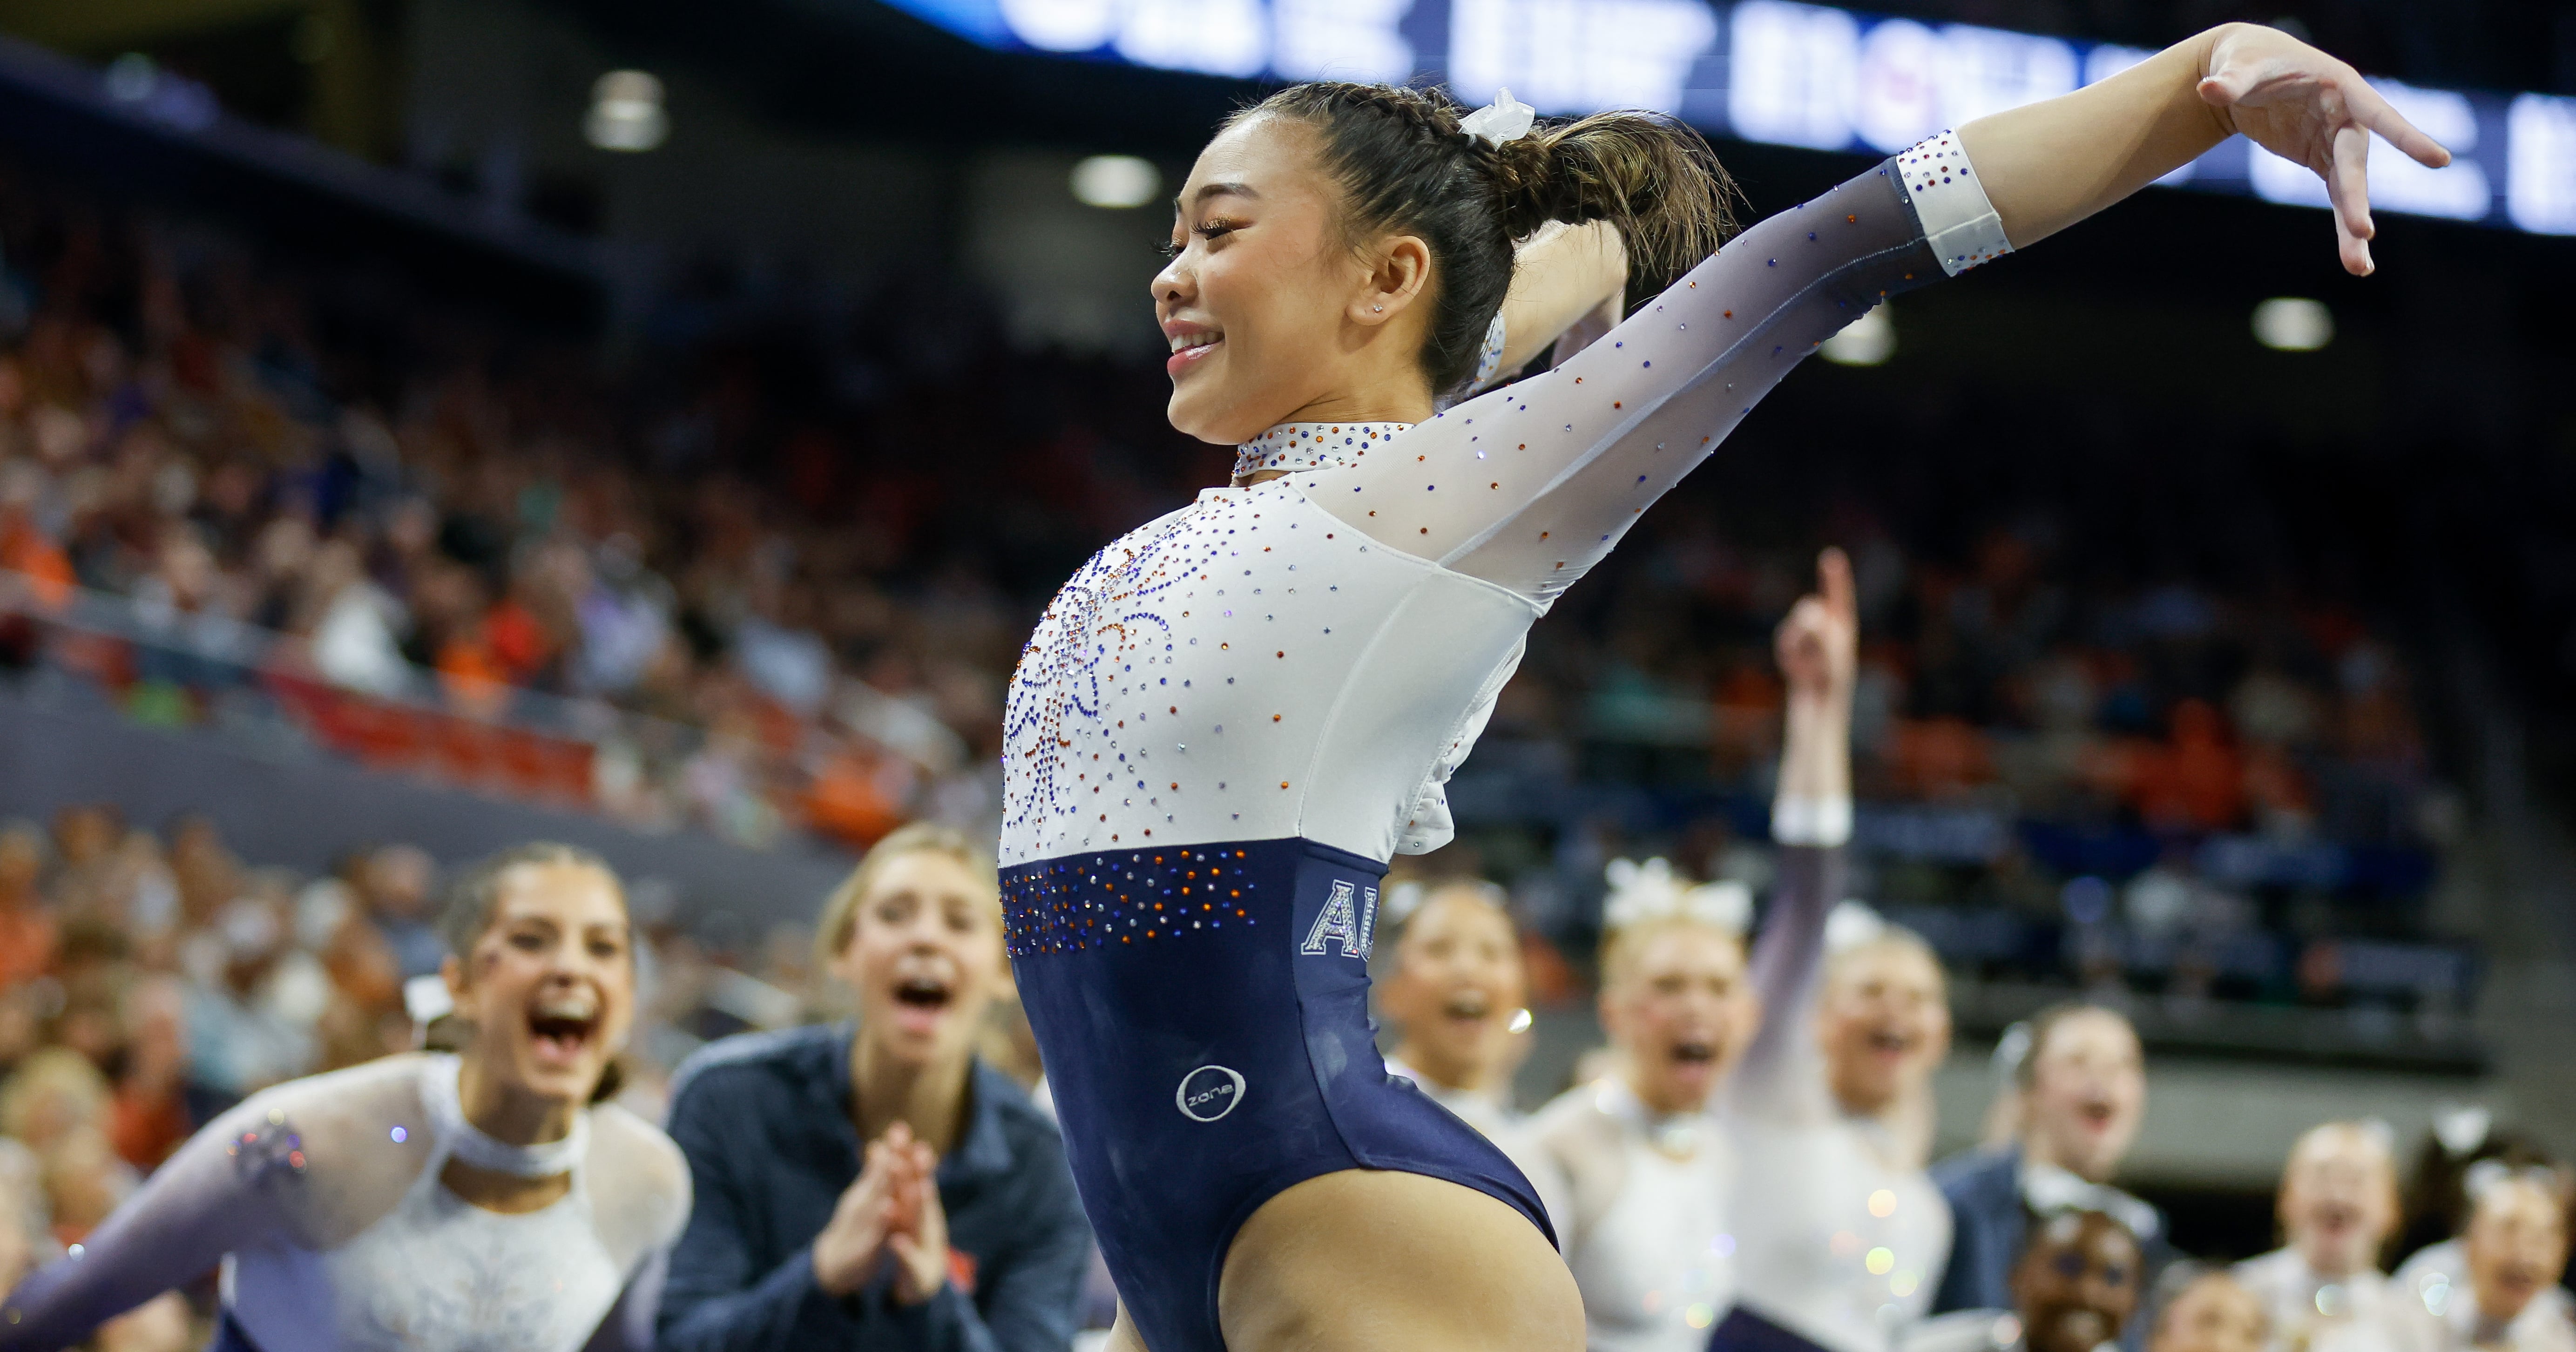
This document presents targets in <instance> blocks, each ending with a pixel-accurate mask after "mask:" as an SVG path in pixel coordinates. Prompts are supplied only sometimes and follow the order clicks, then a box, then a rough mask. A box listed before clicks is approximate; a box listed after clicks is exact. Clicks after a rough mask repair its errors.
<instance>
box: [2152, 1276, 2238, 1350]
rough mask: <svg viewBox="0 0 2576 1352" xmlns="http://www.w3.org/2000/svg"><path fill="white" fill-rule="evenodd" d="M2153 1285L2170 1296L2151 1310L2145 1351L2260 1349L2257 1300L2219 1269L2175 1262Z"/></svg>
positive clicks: (2234, 1279)
mask: <svg viewBox="0 0 2576 1352" xmlns="http://www.w3.org/2000/svg"><path fill="white" fill-rule="evenodd" d="M2158 1287H2159V1289H2166V1290H2170V1291H2171V1293H2172V1294H2171V1295H2169V1296H2167V1297H2165V1299H2164V1300H2163V1301H2162V1302H2161V1307H2160V1308H2159V1309H2158V1310H2157V1311H2156V1312H2155V1320H2154V1326H2153V1327H2152V1328H2151V1329H2150V1330H2149V1331H2148V1335H2147V1342H2146V1347H2147V1352H2263V1346H2264V1344H2265V1342H2266V1341H2267V1340H2268V1338H2269V1326H2268V1322H2267V1320H2266V1319H2265V1317H2264V1314H2263V1303H2262V1302H2261V1301H2259V1300H2256V1299H2255V1298H2254V1293H2253V1292H2250V1291H2248V1290H2246V1289H2245V1288H2244V1287H2243V1286H2241V1285H2239V1284H2238V1283H2237V1281H2236V1278H2235V1277H2233V1276H2232V1275H2230V1274H2229V1273H2228V1272H2227V1271H2226V1270H2225V1269H2223V1268H2207V1267H2202V1266H2200V1265H2199V1264H2183V1263H2177V1264H2174V1265H2173V1266H2172V1267H2169V1268H2167V1269H2166V1270H2165V1279H2164V1280H2162V1281H2160V1282H2159V1283H2158Z"/></svg>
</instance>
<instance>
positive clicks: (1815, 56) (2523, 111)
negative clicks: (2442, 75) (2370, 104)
mask: <svg viewBox="0 0 2576 1352" xmlns="http://www.w3.org/2000/svg"><path fill="white" fill-rule="evenodd" d="M886 3H889V4H892V5H894V6H895V7H896V8H898V9H902V10H905V11H907V12H909V13H912V14H915V15H918V16H920V17H921V18H923V19H926V20H928V21H930V22H931V23H934V24H937V25H939V26H940V27H942V28H945V29H947V30H949V31H951V32H954V33H957V34H959V35H961V36H963V37H966V38H969V39H972V40H973V41H975V42H978V43H981V44H984V45H986V46H990V47H995V48H999V49H1003V50H1018V51H1030V52H1041V53H1050V54H1055V55H1062V56H1074V57H1082V58H1088V59H1093V60H1103V61H1114V62H1124V63H1127V64H1132V65H1139V66H1150V67H1155V68H1158V69H1164V70H1180V71H1193V72H1198V73H1202V74H1208V75H1221V76H1233V77H1237V78H1255V77H1260V78H1270V79H1280V80H1309V79H1325V78H1330V79H1347V80H1385V81H1394V82H1403V81H1426V82H1439V83H1445V84H1447V85H1448V86H1449V87H1450V89H1451V90H1452V91H1453V92H1455V93H1456V94H1457V95H1458V97H1460V98H1461V99H1465V100H1468V101H1471V102H1481V101H1484V100H1487V99H1490V98H1491V97H1492V96H1493V94H1494V92H1495V91H1496V90H1497V89H1501V88H1506V87H1508V88H1509V89H1510V90H1511V91H1512V92H1513V94H1514V95H1516V96H1517V97H1519V98H1521V99H1522V100H1524V101H1526V102H1528V103H1531V104H1534V105H1536V106H1537V107H1538V109H1539V111H1541V112H1543V113H1587V112H1597V111H1599V110H1602V109H1605V108H1650V109H1654V110H1656V111H1659V112H1667V113H1672V114H1675V115H1677V116H1680V117H1682V118H1685V119H1687V120H1689V121H1690V122H1691V123H1692V124H1694V125H1696V126H1698V127H1700V128H1702V129H1703V130H1705V131H1708V132H1710V133H1712V134H1714V135H1720V136H1733V137H1737V138H1740V139H1743V140H1747V141H1760V142H1765V143H1768V144H1772V145H1791V146H1807V147H1812V148H1815V149H1819V150H1843V151H1856V152H1877V153H1882V154H1884V153H1893V152H1895V151H1897V150H1900V149H1903V148H1904V147H1906V146H1908V145H1911V144H1913V143H1914V142H1915V141H1916V140H1919V139H1921V138H1922V137H1923V136H1926V135H1928V134H1930V133H1932V132H1935V131H1939V130H1941V129H1942V128H1945V127H1955V126H1957V125H1959V124H1960V123H1962V122H1965V121H1967V120H1969V119H1971V118H1974V117H1978V116H1982V115H1983V114H1986V113H1991V112H1995V111H1998V110H2000V109H2004V108H2010V107H2014V106H2016V105H2019V104H2023V103H2029V102H2032V101H2034V100H2038V99H2044V98H2048V97H2051V96H2053V95H2057V94H2063V93H2065V92H2067V91H2069V90H2072V89H2076V88H2080V87H2081V86H2083V85H2086V84H2090V83H2092V82H2093V81H2096V80H2100V79H2104V78H2106V77H2108V76H2110V75H2113V74H2116V73H2118V72H2119V71H2121V70H2124V69H2126V68H2127V67H2129V66H2130V65H2133V64H2135V63H2136V62H2138V61H2141V60H2143V59H2145V58H2146V57H2147V55H2149V54H2148V53H2147V52H2144V51H2141V50H2138V49H2136V48H2130V47H2121V46H2116V45H2112V44H2107V43H2082V42H2071V41H2068V40H2066V39H2063V38H2052V37H2041V36H2037V35H2034V34H2029V33H2015V32H2009V31H2006V30H2003V29H1998V28H1983V27H1978V26H1976V25H1972V24H1927V23H1922V22H1918V21H1916V20H1913V19H1895V18H1885V17H1881V16H1877V15H1870V14H1863V13H1859V12H1856V11H1853V10H1846V9H1836V8H1832V7H1829V6H1824V5H1808V4H1795V3H1790V2H1789V0H1739V3H1735V4H1732V5H1727V4H1713V3H1709V2H1708V0H886ZM2374 83H2375V84H2376V85H2377V87H2378V88H2379V89H2380V90H2381V91H2383V92H2384V93H2386V94H2387V95H2388V97H2389V100H2390V101H2391V102H2393V103H2395V104H2396V105H2397V107H2398V109H2399V110H2400V111H2401V112H2403V113H2405V115H2406V116H2407V117H2408V118H2409V119H2410V120H2412V121H2413V122H2414V123H2415V124H2416V125H2417V126H2419V127H2422V128H2423V129H2424V130H2425V131H2426V132H2428V133H2430V134H2431V135H2432V136H2433V137H2434V138H2436V139H2437V140H2440V141H2441V142H2442V143H2443V144H2444V145H2446V146H2449V147H2450V148H2451V151H2452V154H2453V156H2454V158H2453V160H2452V163H2451V165H2450V167H2448V168H2445V169H2426V168H2424V167H2423V166H2421V165H2419V164H2416V163H2415V162H2413V161H2411V160H2409V159H2407V158H2406V157H2405V156H2403V155H2400V154H2398V153H2396V151H2394V150H2392V149H2390V148H2389V147H2388V146H2387V145H2386V144H2384V143H2377V142H2374V144H2373V146H2372V151H2371V157H2370V187H2371V199H2372V204H2373V206H2374V207H2376V208H2377V209H2379V210H2383V211H2395V212H2402V213H2406V214H2410V215H2419V216H2439V217H2445V218H2449V219H2452V220H2462V221H2476V222H2480V223H2484V224H2488V225H2494V226H2501V227H2505V228H2510V229H2518V230H2524V231H2529V232H2533V233H2537V234H2551V235H2576V98H2556V97H2551V96H2548V95H2543V94H2519V95H2498V94H2480V93H2461V92H2458V91H2454V90H2447V89H2428V88H2422V87H2418V86H2412V85H2405V84H2400V83H2397V82H2395V81H2387V80H2380V81H2375V82H2374ZM2164 182H2165V183H2166V184H2168V185H2172V186H2181V187H2187V188H2198V189H2205V190H2215V191H2220V192H2232V193H2250V194H2252V195H2254V196H2257V197H2261V198H2264V199H2266V200H2269V201H2274V202H2281V203H2286V204H2291V205H2299V206H2313V207H2320V208H2321V207H2323V206H2324V205H2325V191H2324V188H2323V187H2322V186H2321V185H2320V184H2319V183H2318V182H2317V179H2316V176H2315V175H2313V174H2310V173H2309V172H2307V171H2306V170H2305V169H2303V168H2301V167H2299V166H2298V165H2295V164H2291V163H2289V162H2288V161H2286V160H2282V159H2280V158H2278V157H2276V156H2274V155H2272V154H2270V153H2269V152H2266V151H2263V150H2260V149H2258V148H2255V147H2253V146H2252V145H2250V144H2249V143H2247V142H2246V141H2244V140H2242V139H2235V140H2230V141H2228V142H2227V143H2226V144H2223V145H2221V146H2219V147H2218V148H2217V149H2215V150H2212V151H2211V152H2209V153H2208V154H2207V155H2204V156H2202V157H2201V158H2200V159H2199V160H2198V161H2197V162H2195V163H2193V164H2190V165H2186V166H2184V167H2183V168H2182V169H2179V170H2177V171H2175V172H2174V173H2173V174H2171V175H2168V176H2167V177H2166V178H2165V180H2164Z"/></svg>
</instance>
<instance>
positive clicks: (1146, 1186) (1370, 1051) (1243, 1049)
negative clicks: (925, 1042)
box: [1002, 839, 1556, 1352]
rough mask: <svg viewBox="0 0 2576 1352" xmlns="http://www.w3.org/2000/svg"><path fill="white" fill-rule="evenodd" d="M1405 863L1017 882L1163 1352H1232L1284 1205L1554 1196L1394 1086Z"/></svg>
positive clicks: (1114, 1213) (1116, 1265)
mask: <svg viewBox="0 0 2576 1352" xmlns="http://www.w3.org/2000/svg"><path fill="white" fill-rule="evenodd" d="M1385 874H1386V866H1385V865H1383V864H1380V863H1377V862H1375V861H1373V860H1369V859H1364V858H1362V857H1360V856H1358V855H1355V854H1351V853H1349V852H1347V851H1343V850H1337V849H1333V848H1332V847H1330V846H1326V845H1319V844H1316V843H1314V842H1313V841H1309V840H1299V839H1289V840H1258V841H1240V842H1233V843H1228V844H1223V845H1189V846H1180V847H1174V848H1168V849H1146V850H1113V851H1107V852H1103V853H1099V854H1086V855H1074V856H1069V857H1066V858H1061V859H1051V860H1047V861H1045V862H1043V863H1036V864H1023V865H1019V866H1016V867H1012V868H1008V869H1004V870H1003V871H1002V895H1003V903H1004V910H1005V913H1006V917H1007V924H1006V933H1007V935H1008V939H1009V944H1010V950H1011V967H1012V970H1013V971H1014V972H1015V973H1016V974H1017V976H1018V979H1019V986H1020V999H1021V1001H1022V1003H1023V1004H1024V1005H1025V1006H1026V1007H1027V1009H1028V1014H1029V1023H1030V1025H1031V1027H1033V1028H1034V1029H1035V1030H1036V1032H1037V1038H1038V1047H1039V1049H1040V1050H1041V1051H1042V1052H1043V1053H1044V1055H1045V1057H1046V1070H1047V1084H1048V1086H1049V1088H1050V1089H1051V1090H1052V1091H1053V1092H1054V1095H1055V1103H1056V1110H1057V1114H1058V1116H1059V1117H1060V1119H1061V1120H1062V1122H1063V1126H1064V1140H1065V1148H1066V1151H1067V1153H1068V1154H1069V1155H1070V1156H1071V1158H1072V1163H1073V1177H1074V1182H1075V1184H1076V1186H1077V1187H1078V1188H1079V1189H1080V1190H1081V1194H1082V1205H1083V1210H1084V1211H1085V1212H1086V1213H1087V1214H1088V1215H1089V1216H1090V1218H1091V1226H1092V1229H1093V1231H1094V1232H1095V1233H1096V1234H1097V1235H1098V1236H1099V1240H1100V1249H1101V1255H1102V1257H1104V1258H1105V1259H1107V1261H1108V1264H1109V1272H1110V1275H1111V1276H1112V1277H1113V1278H1115V1279H1116V1281H1117V1283H1118V1295H1119V1298H1120V1300H1122V1301H1123V1302H1125V1304H1126V1306H1127V1313H1128V1316H1129V1318H1131V1319H1133V1320H1134V1321H1135V1324H1136V1330H1137V1332H1138V1333H1140V1334H1142V1335H1143V1337H1144V1340H1145V1344H1146V1346H1148V1347H1150V1348H1152V1349H1153V1352H1223V1349H1224V1347H1225V1340H1224V1337H1223V1335H1222V1334H1221V1333H1220V1332H1219V1331H1218V1327H1217V1279H1218V1278H1219V1276H1221V1275H1222V1273H1223V1271H1224V1266H1225V1252H1226V1248H1227V1246H1228V1245H1229V1244H1231V1243H1232V1242H1233V1240H1234V1233H1235V1231H1236V1230H1237V1229H1238V1228H1240V1227H1241V1226H1242V1225H1243V1222H1244V1221H1245V1220H1246V1219H1247V1218H1248V1217H1250V1216H1251V1215H1252V1213H1253V1211H1254V1210H1255V1209H1256V1208H1258V1207H1259V1206H1260V1205H1261V1204H1262V1203H1263V1202H1266V1201H1268V1200H1270V1199H1271V1198H1272V1197H1274V1196H1277V1195H1278V1194H1279V1193H1280V1192H1281V1191H1283V1190H1284V1189H1286V1188H1288V1187H1290V1186H1292V1185H1294V1184H1296V1183H1299V1182H1302V1181H1304V1180H1306V1179H1309V1178H1313V1177H1315V1176H1317V1175H1319V1174H1327V1173H1332V1172H1334V1171H1336V1170H1341V1169H1397V1170H1402V1171H1404V1172H1407V1173H1416V1174H1428V1175H1430V1176H1431V1177H1433V1178H1442V1179H1447V1180H1449V1181H1450V1182H1453V1183H1460V1184H1464V1185H1465V1186H1467V1187H1471V1188H1474V1189H1476V1190H1477V1191H1479V1192H1482V1193H1486V1194H1488V1195H1490V1196H1492V1197H1495V1198H1498V1199H1500V1200H1501V1201H1503V1202H1505V1203H1507V1204H1509V1205H1511V1206H1513V1207H1515V1208H1518V1209H1519V1210H1520V1212H1521V1214H1523V1215H1525V1216H1527V1217H1529V1219H1530V1223H1531V1224H1533V1225H1536V1226H1537V1227H1538V1228H1539V1230H1540V1232H1541V1233H1543V1234H1545V1235H1547V1237H1548V1241H1549V1242H1550V1243H1554V1242H1555V1240H1556V1234H1555V1231H1554V1230H1553V1229H1551V1228H1550V1227H1549V1225H1548V1222H1547V1212H1546V1211H1545V1210H1544V1209H1543V1208H1542V1207H1541V1206H1540V1205H1539V1200H1538V1193H1537V1190H1536V1189H1534V1188H1532V1187H1531V1186H1530V1184H1529V1180H1528V1179H1526V1178H1524V1177H1522V1176H1521V1172H1520V1170H1519V1169H1517V1168H1515V1167H1513V1165H1512V1162H1511V1161H1510V1160H1509V1159H1507V1158H1505V1157H1504V1155H1503V1152H1502V1151H1500V1150H1497V1149H1495V1148H1494V1146H1493V1145H1492V1144H1491V1143H1489V1142H1487V1141H1486V1140H1485V1138H1484V1137H1483V1136H1481V1135H1479V1134H1478V1133H1477V1132H1476V1130H1475V1129H1474V1128H1473V1127H1470V1126H1468V1125H1467V1124H1465V1123H1463V1122H1461V1121H1459V1120H1458V1119H1457V1118H1456V1117H1454V1116H1452V1115H1451V1114H1450V1113H1449V1111H1448V1110H1447V1109H1445V1108H1442V1107H1441V1106H1440V1105H1438V1104H1436V1103H1434V1102H1432V1101H1431V1100H1430V1099H1429V1098H1427V1097H1425V1096H1424V1095H1423V1094H1422V1092H1421V1091H1419V1090H1417V1089H1415V1088H1414V1086H1413V1082H1412V1081H1410V1080H1406V1079H1402V1078H1399V1077H1394V1076H1390V1075H1388V1074H1387V1073H1386V1062H1385V1059H1384V1058H1383V1057H1381V1056H1380V1055H1379V1054H1378V1049H1377V1041H1376V1036H1375V1030H1374V1028H1373V1027H1372V1026H1371V1024H1370V1023H1369V1014H1368V988H1369V980H1368V952H1369V948H1370V946H1371V944H1372V942H1373V940H1374V938H1375V928H1376V920H1377V891H1378V882H1379V880H1380V879H1381V878H1383V877H1384V876H1385Z"/></svg>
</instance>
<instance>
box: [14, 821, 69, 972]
mask: <svg viewBox="0 0 2576 1352" xmlns="http://www.w3.org/2000/svg"><path fill="white" fill-rule="evenodd" d="M44 871H45V837H44V834H43V833H42V832H40V831H38V830H37V829H36V828H35V827H33V826H31V825H29V824H27V823H25V822H10V823H9V824H7V825H6V826H0V986H14V985H16V984H18V983H19V982H22V981H29V980H33V979H34V978H36V977H38V976H42V975H43V974H44V973H45V972H46V971H47V970H48V969H50V968H51V967H52V966H53V962H54V941H55V937H56V930H55V925H54V918H53V916H51V915H50V914H48V913H47V908H46V906H45V901H44V898H43V897H42V896H40V895H38V893H37V891H36V884H37V881H38V880H39V879H40V878H42V877H43V876H44Z"/></svg>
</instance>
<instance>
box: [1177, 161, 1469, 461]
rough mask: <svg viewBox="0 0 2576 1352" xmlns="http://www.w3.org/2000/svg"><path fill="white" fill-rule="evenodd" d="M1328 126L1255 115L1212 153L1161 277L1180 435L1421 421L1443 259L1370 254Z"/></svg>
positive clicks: (1400, 239) (1184, 189)
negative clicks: (1354, 233) (1325, 134)
mask: <svg viewBox="0 0 2576 1352" xmlns="http://www.w3.org/2000/svg"><path fill="white" fill-rule="evenodd" d="M1319 145H1320V142H1319V138H1318V136H1317V135H1316V133H1315V131H1314V129H1313V128H1311V127H1309V126H1308V125H1306V124H1305V123H1302V122H1299V121H1297V120H1295V119H1293V118H1286V117H1281V116H1277V115H1271V114H1260V115H1255V116H1252V117H1247V118H1245V119H1243V120H1241V121H1239V122H1236V123H1235V124H1234V125H1232V126H1230V127H1228V128H1226V129H1225V130H1224V131H1222V132H1220V133H1218V134H1217V137H1216V139H1215V140H1213V141H1210V142H1209V143H1208V146H1207V149H1205V150H1203V151H1201V152H1199V158H1198V163H1197V164H1195V165H1193V166H1192V167H1191V169H1190V176H1189V180H1188V181H1187V182H1185V183H1183V184H1182V185H1181V195H1180V198H1179V200H1178V201H1177V202H1176V203H1175V213H1174V216H1173V220H1172V237H1171V241H1170V249H1171V252H1172V261H1171V262H1170V263H1168V264H1166V265H1165V266H1164V268H1163V270H1162V271H1161V272H1160V273H1157V274H1156V275H1155V277H1154V283H1153V291H1154V317H1155V319H1156V320H1157V321H1158V322H1159V323H1160V324H1161V325H1162V329H1163V336H1164V338H1165V340H1166V341H1167V342H1168V343H1169V344H1170V346H1171V349H1172V350H1171V355H1170V357H1169V359H1168V361H1167V362H1166V368H1165V369H1166V370H1167V371H1168V372H1169V374H1170V375H1171V378H1172V401H1171V408H1170V412H1171V419H1172V426H1174V427H1176V428H1179V429H1180V430H1181V431H1183V432H1187V433H1189V434H1190V435H1191V436H1194V437H1197V438H1198V439H1200V440H1202V441H1209V442H1215V443H1218V444H1220V445H1230V444H1233V443H1236V442H1241V441H1247V440H1250V439H1251V438H1253V437H1255V436H1258V435H1260V434H1261V433H1262V432H1264V431H1266V430H1268V429H1269V428H1271V427H1273V426H1275V425H1277V424H1279V423H1283V422H1336V421H1339V422H1369V421H1400V422H1419V421H1421V420H1422V419H1424V418H1428V417H1429V416H1431V382H1430V377H1429V376H1428V375H1427V374H1425V373H1424V371H1423V369H1422V360H1421V358H1422V350H1423V335H1424V325H1425V323H1426V322H1427V320H1428V317H1429V313H1430V310H1431V305H1430V304H1429V302H1430V300H1431V296H1430V292H1429V286H1428V283H1429V281H1430V275H1429V274H1430V253H1429V250H1428V249H1427V248H1426V247H1425V246H1424V244H1423V243H1422V241H1421V240H1420V239H1418V238H1415V237H1413V236H1409V235H1394V236H1389V237H1387V238H1382V239H1363V240H1354V239H1352V238H1349V237H1348V235H1347V233H1346V232H1345V231H1344V229H1343V227H1342V223H1341V204H1342V189H1341V186H1340V185H1339V184H1338V183H1337V182H1336V181H1335V180H1334V178H1333V176H1332V175H1331V174H1330V173H1328V172H1327V171H1326V169H1325V167H1324V166H1323V164H1322V163H1321V162H1320V161H1319V159H1318V157H1317V151H1318V149H1319Z"/></svg>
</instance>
